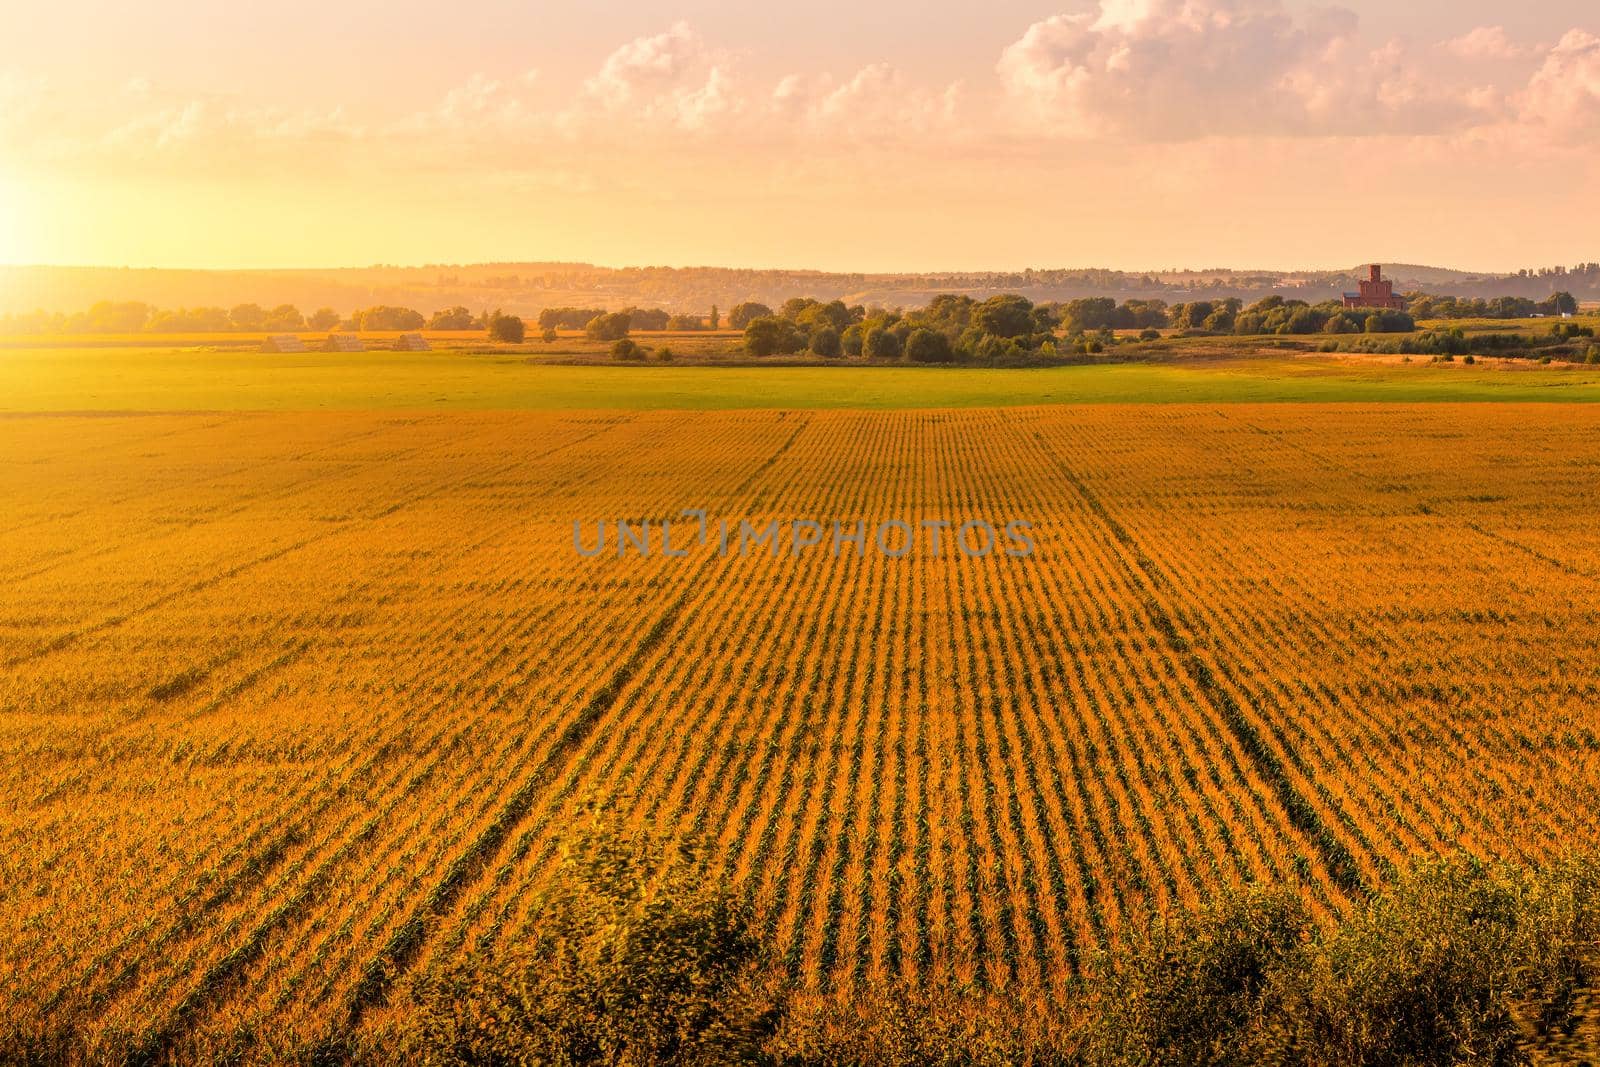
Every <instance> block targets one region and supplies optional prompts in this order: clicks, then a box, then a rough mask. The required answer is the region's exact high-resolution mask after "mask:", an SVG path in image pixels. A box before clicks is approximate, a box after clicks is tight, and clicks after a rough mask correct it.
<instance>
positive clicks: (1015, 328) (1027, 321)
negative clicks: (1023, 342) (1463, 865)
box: [972, 294, 1034, 338]
mask: <svg viewBox="0 0 1600 1067" xmlns="http://www.w3.org/2000/svg"><path fill="white" fill-rule="evenodd" d="M972 321H973V322H974V323H975V324H976V325H977V327H978V328H979V329H980V330H982V331H983V332H984V333H986V334H990V335H992V336H994V337H1008V338H1009V337H1026V336H1027V335H1028V334H1031V333H1032V332H1033V330H1034V319H1033V301H1031V300H1029V299H1028V298H1027V297H1023V296H1016V295H1014V294H1005V295H1001V296H991V297H990V298H989V299H987V300H985V301H984V302H983V303H981V304H979V305H978V306H977V308H976V309H975V311H974V313H973V316H972Z"/></svg>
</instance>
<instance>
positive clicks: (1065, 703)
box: [0, 404, 1600, 1060]
mask: <svg viewBox="0 0 1600 1067" xmlns="http://www.w3.org/2000/svg"><path fill="white" fill-rule="evenodd" d="M1597 485H1600V411H1597V410H1594V409H1591V408H1587V407H1576V406H1565V405H1526V406H1524V405H1509V404H1507V405H1501V404H1494V405H1490V404H1484V405H1445V404H1439V405H1426V406H1406V405H1399V404H1396V405H1374V406H1344V405H1339V406H1335V405H1329V406H1314V405H1302V406H1253V405H1227V406H1222V407H1196V406H1162V407H1148V406H1147V407H1121V406H1103V407H1093V408H1073V407H1058V408H1033V409H1018V410H1008V411H998V410H973V411H962V412H930V411H904V412H847V411H838V412H795V411H791V412H778V411H751V412H699V413H693V414H689V413H674V412H650V413H578V412H562V413H493V412H490V413H481V414H464V413H451V414H440V415H428V414H394V413H343V414H259V415H258V414H211V415H206V414H184V415H143V416H127V417H75V416H47V417H14V418H6V419H0V493H3V498H4V500H5V501H6V506H5V509H4V511H3V512H0V581H3V586H0V588H3V589H4V592H3V594H0V663H3V670H0V731H3V732H0V745H3V759H0V783H3V784H0V792H3V796H4V803H3V805H0V819H3V831H0V832H3V845H0V893H3V906H0V1016H3V1017H5V1018H7V1019H9V1020H10V1021H11V1022H10V1025H11V1026H13V1027H15V1028H17V1029H18V1030H19V1031H21V1032H25V1033H50V1032H59V1031H61V1030H62V1029H63V1028H70V1029H72V1030H74V1031H76V1032H78V1033H80V1034H83V1035H86V1040H87V1042H88V1047H89V1048H90V1049H91V1050H94V1051H95V1053H96V1054H97V1055H103V1056H105V1057H107V1058H126V1057H144V1058H146V1059H150V1060H159V1059H161V1058H163V1057H165V1056H169V1055H172V1054H174V1050H180V1049H184V1048H193V1047H201V1046H204V1047H207V1048H213V1049H216V1048H233V1049H235V1050H238V1051H239V1052H240V1054H241V1055H244V1054H248V1055H249V1056H257V1057H266V1058H270V1056H271V1055H272V1053H273V1049H274V1048H276V1047H284V1048H287V1047H290V1046H299V1045H302V1044H308V1043H314V1042H316V1041H318V1040H321V1039H323V1038H325V1037H327V1036H328V1035H331V1034H335V1033H339V1032H343V1031H345V1030H347V1029H348V1028H350V1027H357V1028H371V1027H382V1026H384V1025H385V1024H386V1020H392V1015H393V1013H394V1012H396V1011H400V1010H403V1009H402V1008H401V1007H399V1006H398V1005H400V1004H401V1003H402V998H399V997H397V996H396V994H397V993H398V992H399V991H401V990H402V989H403V988H404V987H405V985H406V983H408V982H409V981H411V980H412V978H413V977H414V976H415V975H418V974H420V973H424V972H425V971H427V970H428V969H429V968H431V967H434V966H436V965H438V964H439V963H440V962H441V961H445V960H448V959H450V958H451V957H452V956H454V955H457V954H459V953H461V952H462V951H463V950H465V949H467V948H470V947H485V946H492V945H494V944H496V943H499V942H502V941H506V940H508V939H514V938H516V937H517V936H518V934H519V931H521V930H525V929H526V928H527V927H528V926H529V924H530V923H533V922H536V921H537V918H538V916H537V915H536V914H534V913H533V909H532V908H531V906H530V903H531V899H532V892H533V890H535V889H536V888H537V887H538V886H539V885H540V882H541V879H542V878H543V877H545V876H546V875H547V874H548V872H549V871H550V870H551V868H552V865H553V864H554V862H555V861H556V859H557V857H558V856H559V855H560V850H561V847H562V840H563V833H564V831H565V829H566V828H567V827H569V826H570V825H572V824H573V822H574V820H575V819H576V818H577V817H578V816H579V815H580V813H582V812H584V811H586V810H589V809H591V808H593V807H595V806H597V805H598V806H603V807H605V808H607V809H609V810H610V811H612V812H613V813H614V815H615V817H616V818H618V819H619V820H621V821H622V822H623V823H624V824H626V825H634V826H638V827H643V828H649V829H650V830H652V831H653V832H658V833H662V834H666V835H669V836H673V837H682V838H684V839H686V840H693V841H697V842H699V843H700V845H701V847H702V848H703V849H704V850H705V852H706V853H708V854H709V856H710V857H711V861H712V863H713V865H714V867H715V869H717V870H720V871H722V872H724V875H725V877H726V879H727V880H728V882H729V884H731V885H735V886H737V887H739V889H740V891H741V892H743V893H745V894H747V895H748V898H749V900H750V902H751V903H752V905H753V907H754V909H755V914H756V915H757V916H758V917H759V922H760V923H761V924H762V927H763V933H764V934H765V935H766V936H767V937H768V938H769V939H770V940H771V942H772V943H773V944H774V945H776V946H777V947H778V948H779V950H780V953H781V963H782V966H783V967H784V968H786V969H787V971H788V974H789V977H790V978H791V979H792V980H793V981H794V982H795V983H796V984H797V985H798V986H800V987H801V988H803V989H805V990H807V991H808V992H810V993H813V994H816V995H818V996H825V997H837V998H841V999H845V1000H848V999H849V998H850V997H851V996H852V995H853V994H854V993H856V992H858V991H863V990H866V989H869V988H870V987H873V986H875V985H877V984H879V983H882V982H885V981H890V980H898V981H904V982H908V983H910V984H912V985H917V984H923V983H929V982H934V981H947V980H953V981H957V982H961V983H971V984H973V985H976V986H979V987H987V988H1003V989H1013V990H1019V991H1021V992H1022V993H1023V994H1024V995H1028V996H1038V997H1041V998H1048V997H1052V996H1055V995H1058V994H1060V993H1061V991H1062V990H1064V989H1066V988H1067V987H1068V986H1069V985H1070V984H1071V983H1072V982H1073V981H1074V978H1075V976H1076V975H1077V974H1078V973H1079V972H1080V971H1081V969H1082V968H1083V967H1084V966H1085V965H1086V961H1087V960H1088V959H1089V957H1090V954H1091V953H1093V952H1094V951H1095V950H1096V949H1097V948H1099V947H1102V946H1105V945H1108V944H1114V943H1116V942H1117V941H1118V940H1119V938H1120V937H1122V936H1124V934H1125V932H1126V931H1129V930H1130V929H1133V928H1137V927H1140V926H1142V925H1143V924H1145V923H1146V922H1147V921H1148V920H1149V918H1150V917H1151V916H1152V915H1154V914H1157V913H1162V912H1165V911H1168V910H1170V909H1174V908H1182V907H1189V906H1192V905H1194V904H1196V903H1197V902H1199V901H1202V900H1204V899H1206V897H1207V895H1208V894H1209V893H1211V892H1212V891H1213V890H1215V889H1216V888H1218V887H1219V886H1223V885H1230V884H1237V883H1240V882H1243V881H1247V880H1255V879H1259V880H1270V881H1276V882H1289V883H1293V884H1299V885H1302V886H1303V887H1304V890H1305V893H1306V894H1307V896H1308V897H1309V899H1310V900H1311V902H1312V906H1313V908H1314V910H1315V911H1316V912H1317V913H1318V914H1321V915H1324V916H1327V917H1334V916H1338V915H1341V914H1343V913H1345V912H1346V911H1348V909H1350V908H1351V907H1352V904H1353V902H1354V901H1356V900H1358V899H1359V898H1360V897H1361V895H1362V894H1363V893H1364V892H1365V891H1366V890H1368V889H1370V888H1373V887H1376V886H1379V885H1382V884H1383V883H1384V882H1385V881H1386V879H1388V878H1389V877H1390V876H1391V874H1392V873H1393V872H1394V871H1395V870H1396V869H1397V867H1399V866H1402V865H1404V864H1406V863H1408V862H1410V861H1412V860H1414V859H1416V858H1418V857H1423V856H1431V855H1446V854H1452V853H1455V852H1458V851H1465V852H1468V853H1471V854H1473V855H1477V856H1481V857H1484V858H1497V859H1506V860H1516V861H1535V860H1539V859H1542V858H1546V857H1550V856H1553V855H1556V854H1558V853H1560V852H1561V851H1562V850H1563V849H1564V848H1567V847H1569V846H1571V845H1573V844H1575V843H1579V842H1592V841H1594V840H1596V839H1600V732H1597V731H1600V699H1597V698H1600V507H1597V505H1596V496H1595V493H1596V486H1597ZM684 509H704V510H705V512H706V513H707V515H708V516H710V517H711V519H712V521H715V520H716V519H717V518H719V517H721V518H729V519H732V520H735V521H737V520H739V519H742V518H748V519H750V520H751V521H752V522H767V521H769V520H780V521H783V522H789V521H792V520H794V519H797V518H814V519H817V520H819V521H829V520H834V519H838V520H842V521H846V522H853V521H855V520H858V519H859V520H866V521H867V522H868V523H869V524H874V523H876V522H879V521H881V520H885V519H903V520H906V521H907V522H911V523H915V522H918V521H922V520H933V519H940V520H951V521H954V522H956V523H959V522H961V521H962V520H965V519H973V518H981V519H986V520H989V521H992V522H995V523H996V524H997V525H999V524H1002V523H1003V522H1004V521H1006V520H1010V519H1020V520H1026V521H1028V522H1029V523H1031V525H1032V531H1033V537H1034V539H1035V541H1036V542H1037V551H1036V552H1035V553H1034V554H1033V555H1032V556H1031V557H1028V558H1014V557H1010V556H1007V555H1006V554H1004V553H1000V552H997V553H994V554H992V555H989V556H986V557H982V558H977V557H973V556H967V555H963V554H961V553H955V552H949V551H946V552H945V553H943V554H941V555H939V556H934V555H933V554H931V553H929V552H926V551H921V552H916V553H912V554H910V555H908V556H906V557H904V558H898V559H897V558H889V557H886V556H884V555H882V554H880V553H876V552H868V553H866V554H864V555H858V554H856V553H854V552H850V551H847V552H843V553H837V554H835V553H831V552H828V551H826V550H825V549H818V550H813V551H810V552H806V553H802V554H798V555H796V554H794V553H792V552H790V551H788V550H787V546H782V547H781V549H780V550H779V551H776V552H771V553H769V552H767V551H765V550H762V551H757V552H751V553H748V554H743V555H741V554H738V553H729V554H721V553H718V552H716V551H715V550H714V545H690V546H689V547H688V549H687V551H686V554H685V555H684V556H682V557H667V556H665V555H663V554H661V553H651V554H643V553H639V552H636V551H635V552H624V553H623V554H620V555H619V554H618V553H617V552H616V551H611V550H608V551H606V552H602V553H600V554H598V555H595V556H593V557H589V558H584V557H580V556H579V555H578V554H577V553H575V552H574V549H573V533H572V526H573V523H574V522H575V521H582V522H585V523H587V524H589V525H588V529H589V530H590V531H591V534H590V535H589V539H590V541H591V543H592V529H593V523H594V522H596V521H597V520H603V519H617V520H627V521H630V522H633V523H646V522H648V523H651V524H656V525H658V526H659V524H660V523H662V522H664V521H667V520H674V521H676V520H677V517H678V516H679V515H680V513H681V512H682V511H683V510H684ZM676 534H677V527H676V526H675V527H674V535H675V536H676Z"/></svg>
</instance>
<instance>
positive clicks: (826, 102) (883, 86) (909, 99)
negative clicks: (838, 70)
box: [766, 63, 963, 141]
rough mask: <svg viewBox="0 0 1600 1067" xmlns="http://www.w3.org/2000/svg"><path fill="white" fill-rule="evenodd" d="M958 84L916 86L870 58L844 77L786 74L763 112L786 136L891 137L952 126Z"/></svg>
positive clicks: (960, 96)
mask: <svg viewBox="0 0 1600 1067" xmlns="http://www.w3.org/2000/svg"><path fill="white" fill-rule="evenodd" d="M962 88H963V87H962V84H961V83H960V82H954V83H951V84H950V85H948V86H945V87H943V88H937V87H930V86H923V85H919V84H917V83H916V82H914V81H912V80H911V79H910V78H909V77H908V76H907V75H906V74H905V72H904V71H901V70H900V69H899V68H897V67H895V66H893V65H892V64H889V63H872V64H868V65H867V66H865V67H862V68H861V69H860V70H858V71H856V72H855V73H854V74H853V75H851V76H850V77H849V78H847V79H845V80H843V81H840V80H837V79H835V78H833V77H831V76H827V75H824V76H821V77H817V78H810V79H806V78H802V77H799V76H797V75H790V76H788V77H785V78H783V79H782V80H780V81H779V83H778V85H777V87H776V88H774V89H773V91H772V95H771V98H770V100H769V101H768V106H767V108H766V111H767V115H768V116H769V117H770V118H772V119H774V120H775V122H776V125H778V126H779V127H780V128H781V130H782V131H783V132H786V133H788V134H790V135H795V136H809V137H814V138H821V139H832V138H840V139H846V140H872V141H895V140H899V139H900V138H902V137H908V136H909V137H920V136H924V135H926V134H929V133H931V132H934V131H938V130H944V131H946V132H953V131H955V130H956V129H957V125H958V114H957V113H958V111H959V109H960V106H961V103H962V99H963V93H962Z"/></svg>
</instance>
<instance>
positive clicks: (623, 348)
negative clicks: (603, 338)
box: [611, 337, 645, 360]
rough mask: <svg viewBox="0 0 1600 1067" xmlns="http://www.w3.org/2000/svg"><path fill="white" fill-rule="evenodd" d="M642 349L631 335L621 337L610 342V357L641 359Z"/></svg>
mask: <svg viewBox="0 0 1600 1067" xmlns="http://www.w3.org/2000/svg"><path fill="white" fill-rule="evenodd" d="M644 355H645V352H644V349H643V348H641V347H639V342H637V341H635V340H634V339H633V338H631V337H622V338H618V339H617V340H615V341H613V342H612V343H611V358H612V359H635V360H636V359H643V358H644Z"/></svg>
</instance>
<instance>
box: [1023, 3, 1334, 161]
mask: <svg viewBox="0 0 1600 1067" xmlns="http://www.w3.org/2000/svg"><path fill="white" fill-rule="evenodd" d="M1334 32H1344V29H1343V28H1342V27H1334ZM1324 45H1325V41H1324V40H1322V39H1320V38H1319V37H1318V35H1316V34H1314V33H1312V32H1311V31H1310V30H1309V29H1308V28H1307V27H1305V26H1301V25H1297V24H1296V23H1295V22H1294V20H1292V19H1291V18H1290V17H1289V16H1288V15H1287V14H1285V13H1284V11H1283V10H1282V7H1281V5H1280V4H1277V3H1271V2H1252V0H1102V3H1101V4H1100V6H1099V10H1098V12H1090V13H1080V14H1071V15H1056V16H1053V17H1051V18H1048V19H1045V20H1043V21H1041V22H1036V23H1034V24H1033V25H1032V26H1030V27H1029V28H1028V30H1027V31H1026V32H1025V33H1024V34H1023V35H1022V37H1021V38H1020V39H1019V40H1017V41H1016V42H1015V43H1013V44H1012V45H1011V46H1010V47H1008V48H1007V49H1006V50H1005V51H1004V53H1002V55H1001V57H1000V61H999V64H998V66H997V70H998V73H999V76H1000V80H1001V84H1002V85H1003V87H1004V88H1005V90H1006V92H1007V93H1008V94H1009V96H1010V97H1011V98H1012V100H1014V101H1015V102H1017V103H1018V104H1020V105H1021V106H1022V107H1023V108H1024V110H1025V111H1026V112H1028V113H1030V114H1031V116H1032V117H1033V118H1035V119H1037V120H1042V121H1043V123H1044V124H1046V125H1048V126H1049V127H1051V128H1053V129H1054V130H1055V131H1056V132H1058V133H1059V134H1061V135H1064V136H1068V137H1075V138H1081V139H1092V138H1097V137H1135V138H1149V139H1155V140H1169V139H1178V140H1181V139H1186V138H1189V137H1195V136H1203V135H1206V134H1213V133H1226V132H1243V131H1248V130H1252V129H1260V128H1261V127H1262V126H1263V125H1269V126H1272V127H1275V128H1281V127H1282V126H1283V125H1284V124H1285V123H1286V121H1288V120H1289V119H1290V118H1291V117H1292V110H1293V109H1292V107H1291V106H1289V105H1290V102H1289V101H1286V100H1285V99H1284V98H1283V94H1282V91H1281V90H1282V84H1283V82H1284V80H1285V78H1286V77H1287V76H1288V75H1289V74H1290V73H1291V72H1293V71H1295V70H1296V69H1298V68H1299V67H1301V66H1302V65H1303V64H1305V63H1307V62H1309V61H1310V60H1312V59H1314V58H1315V57H1316V55H1317V54H1318V53H1319V51H1320V50H1321V49H1322V47H1323V46H1324Z"/></svg>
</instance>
